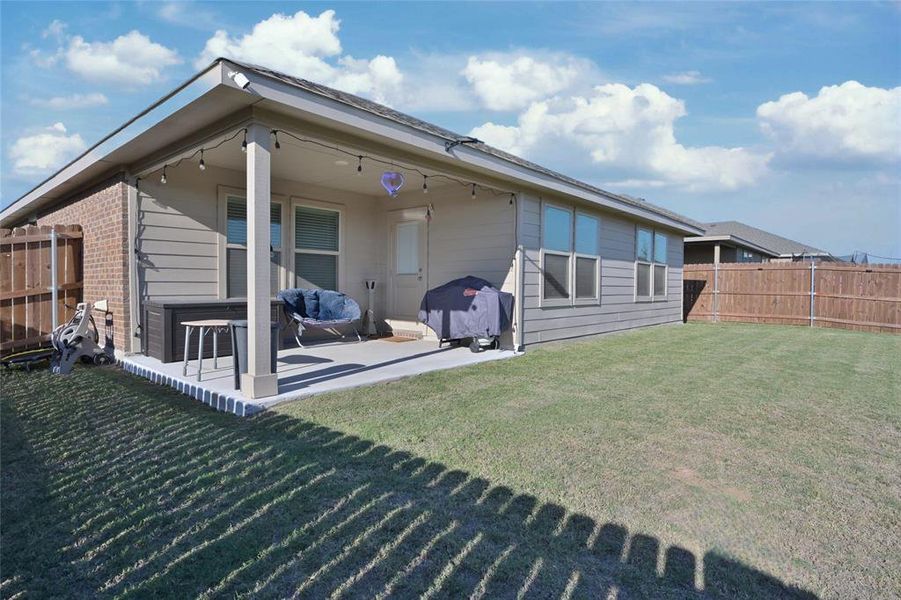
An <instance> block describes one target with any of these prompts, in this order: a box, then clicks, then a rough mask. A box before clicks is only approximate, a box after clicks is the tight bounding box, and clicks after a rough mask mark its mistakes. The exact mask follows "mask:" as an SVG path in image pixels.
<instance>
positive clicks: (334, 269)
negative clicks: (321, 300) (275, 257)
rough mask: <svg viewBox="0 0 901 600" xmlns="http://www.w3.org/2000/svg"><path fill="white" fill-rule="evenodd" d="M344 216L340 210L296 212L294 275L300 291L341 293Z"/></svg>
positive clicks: (309, 208)
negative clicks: (340, 275) (313, 289)
mask: <svg viewBox="0 0 901 600" xmlns="http://www.w3.org/2000/svg"><path fill="white" fill-rule="evenodd" d="M340 225H341V213H340V212H339V211H337V210H330V209H325V208H316V207H312V206H296V207H295V208H294V274H295V280H296V282H297V283H296V285H297V287H302V288H321V289H324V290H337V289H338V275H339V274H338V266H339V262H340V261H339V258H340V255H341V250H340V248H341V240H340V235H341V226H340Z"/></svg>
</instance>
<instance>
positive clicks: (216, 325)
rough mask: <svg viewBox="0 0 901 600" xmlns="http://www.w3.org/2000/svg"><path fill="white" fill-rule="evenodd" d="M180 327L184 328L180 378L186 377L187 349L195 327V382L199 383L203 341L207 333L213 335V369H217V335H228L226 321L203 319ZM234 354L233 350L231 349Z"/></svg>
mask: <svg viewBox="0 0 901 600" xmlns="http://www.w3.org/2000/svg"><path fill="white" fill-rule="evenodd" d="M180 325H183V326H184V328H185V365H184V368H183V369H182V373H181V374H182V376H184V377H187V376H188V348H189V347H190V345H191V332H192V331H194V328H195V327H196V328H197V329H198V330H199V333H198V339H197V381H200V377H201V374H202V373H203V341H204V339H205V337H206V334H207V332H212V333H213V369H218V368H219V356H218V352H219V333H220V332H222V333H228V320H226V319H205V320H201V321H182V322H181V323H180ZM232 353H234V348H233V349H232Z"/></svg>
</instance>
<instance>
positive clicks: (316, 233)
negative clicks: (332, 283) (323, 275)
mask: <svg viewBox="0 0 901 600" xmlns="http://www.w3.org/2000/svg"><path fill="white" fill-rule="evenodd" d="M294 214H295V216H294V245H295V247H296V248H298V249H302V250H325V251H328V252H337V251H338V213H337V212H335V211H333V210H322V209H319V208H309V207H306V206H298V207H297V211H296V212H295V213H294ZM330 289H334V288H330Z"/></svg>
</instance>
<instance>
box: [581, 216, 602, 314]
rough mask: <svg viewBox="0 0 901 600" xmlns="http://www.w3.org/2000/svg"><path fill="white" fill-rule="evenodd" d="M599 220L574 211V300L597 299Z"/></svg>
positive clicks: (598, 290)
mask: <svg viewBox="0 0 901 600" xmlns="http://www.w3.org/2000/svg"><path fill="white" fill-rule="evenodd" d="M600 228H601V221H600V220H599V219H598V218H597V217H592V216H591V215H586V214H583V213H578V212H577V213H576V242H575V247H576V255H575V256H576V258H575V263H576V272H575V280H576V283H575V289H576V300H577V301H579V300H583V301H584V300H589V301H596V300H598V294H599V292H600V289H599V286H598V278H599V275H598V271H599V269H598V265H599V264H600V260H601V259H600V257H599V256H598V254H599V250H598V247H599V246H600Z"/></svg>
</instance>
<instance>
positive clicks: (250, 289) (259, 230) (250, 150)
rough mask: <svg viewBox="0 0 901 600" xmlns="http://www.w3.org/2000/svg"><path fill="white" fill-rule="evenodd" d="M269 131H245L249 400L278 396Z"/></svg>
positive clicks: (245, 386) (245, 385)
mask: <svg viewBox="0 0 901 600" xmlns="http://www.w3.org/2000/svg"><path fill="white" fill-rule="evenodd" d="M269 185H270V165H269V129H268V128H266V127H264V126H262V125H259V124H256V123H254V124H252V125H250V126H249V127H248V128H247V373H245V374H243V375H241V391H242V392H244V393H245V394H246V395H247V396H248V397H250V398H263V397H265V396H274V395H275V394H277V393H278V377H277V375H276V374H275V373H272V370H271V368H270V364H271V363H270V355H269V350H270V346H269V344H270V339H269V338H270V331H269V322H270V311H271V305H270V299H269V247H270V246H269V245H270V243H271V242H270V239H269V215H270V211H269V206H270V202H271V197H270V189H269Z"/></svg>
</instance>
